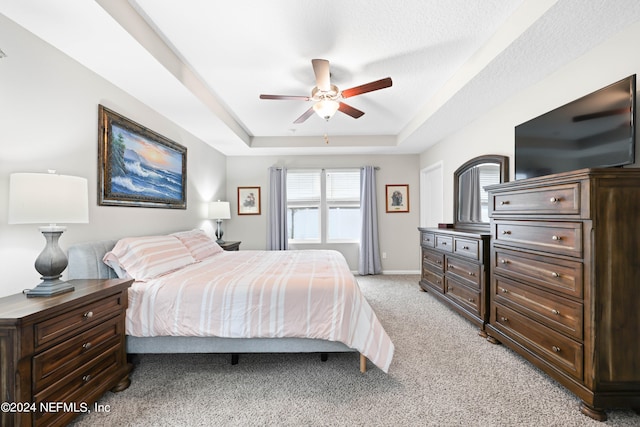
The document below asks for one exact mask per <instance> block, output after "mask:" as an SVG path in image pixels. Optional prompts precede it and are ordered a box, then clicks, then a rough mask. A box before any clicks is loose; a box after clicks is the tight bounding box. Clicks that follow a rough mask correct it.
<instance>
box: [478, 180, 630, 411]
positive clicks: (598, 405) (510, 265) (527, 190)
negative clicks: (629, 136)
mask: <svg viewBox="0 0 640 427" xmlns="http://www.w3.org/2000/svg"><path fill="white" fill-rule="evenodd" d="M487 190H488V191H489V203H490V205H489V208H490V216H491V231H492V237H493V240H492V244H491V266H492V268H491V296H490V324H489V325H487V332H488V334H489V336H490V337H489V339H490V340H492V339H493V340H497V341H499V342H502V343H504V344H505V345H507V346H509V347H510V348H512V349H513V350H515V351H516V352H518V353H519V354H521V355H522V356H523V357H525V358H526V359H528V360H529V361H530V362H532V363H533V364H534V365H536V366H538V367H539V368H541V369H542V370H543V371H545V372H546V373H547V374H549V375H550V376H551V377H552V378H554V379H555V380H557V381H558V382H559V383H561V384H562V385H564V386H565V387H567V388H568V389H569V390H570V391H571V392H573V393H575V394H576V395H577V396H578V397H579V398H580V399H581V400H582V402H581V405H580V409H581V411H582V412H583V413H584V414H586V415H588V416H590V417H592V418H594V419H597V420H606V412H605V409H606V408H613V407H632V408H635V409H636V410H637V409H638V408H640V169H636V168H626V169H614V168H608V169H583V170H578V171H575V172H570V173H562V174H556V175H549V176H544V177H538V178H531V179H526V180H521V181H514V182H510V183H505V184H498V185H494V186H490V187H487Z"/></svg>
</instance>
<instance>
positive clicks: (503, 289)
mask: <svg viewBox="0 0 640 427" xmlns="http://www.w3.org/2000/svg"><path fill="white" fill-rule="evenodd" d="M500 290H501V291H502V293H503V294H506V293H509V290H508V289H505V288H500Z"/></svg>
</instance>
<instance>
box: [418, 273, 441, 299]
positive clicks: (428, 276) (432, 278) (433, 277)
mask: <svg viewBox="0 0 640 427" xmlns="http://www.w3.org/2000/svg"><path fill="white" fill-rule="evenodd" d="M422 280H423V281H424V282H426V284H427V285H429V286H430V287H431V288H433V289H435V290H437V291H438V292H440V293H441V294H443V293H444V278H443V276H442V274H438V273H434V272H433V271H431V270H429V269H427V268H424V267H423V268H422Z"/></svg>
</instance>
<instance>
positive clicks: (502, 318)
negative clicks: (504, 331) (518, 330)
mask: <svg viewBox="0 0 640 427" xmlns="http://www.w3.org/2000/svg"><path fill="white" fill-rule="evenodd" d="M500 321H502V322H508V321H509V319H508V318H507V317H504V316H503V317H501V318H500Z"/></svg>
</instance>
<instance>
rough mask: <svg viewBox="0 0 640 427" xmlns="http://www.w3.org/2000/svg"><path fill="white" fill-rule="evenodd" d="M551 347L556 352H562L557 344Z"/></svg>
mask: <svg viewBox="0 0 640 427" xmlns="http://www.w3.org/2000/svg"><path fill="white" fill-rule="evenodd" d="M551 349H552V350H553V351H554V352H556V353H560V347H558V346H557V345H554V346H553V347H551Z"/></svg>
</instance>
